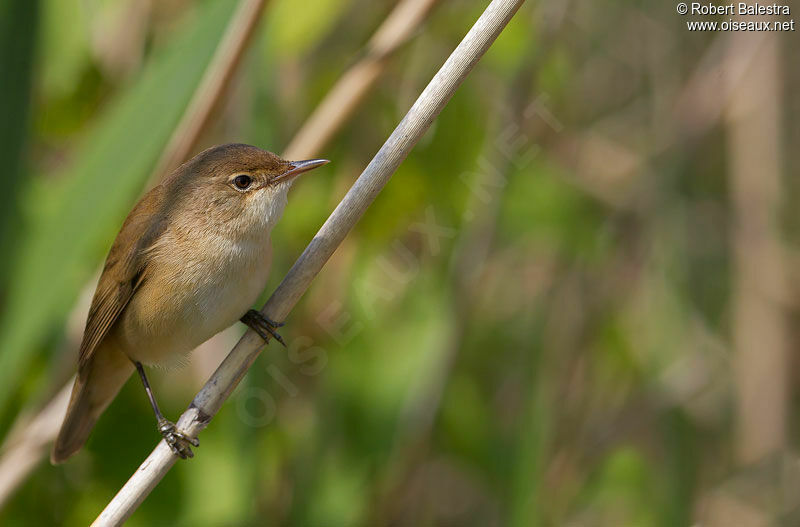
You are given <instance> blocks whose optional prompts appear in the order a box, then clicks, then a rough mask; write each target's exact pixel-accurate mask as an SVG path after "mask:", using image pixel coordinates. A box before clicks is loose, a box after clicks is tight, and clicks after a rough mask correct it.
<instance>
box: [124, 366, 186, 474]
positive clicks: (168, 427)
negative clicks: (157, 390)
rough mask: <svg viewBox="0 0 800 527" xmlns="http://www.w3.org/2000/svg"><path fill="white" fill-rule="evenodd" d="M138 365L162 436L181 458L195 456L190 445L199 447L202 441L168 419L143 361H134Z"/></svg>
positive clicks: (137, 367) (137, 368) (137, 369)
mask: <svg viewBox="0 0 800 527" xmlns="http://www.w3.org/2000/svg"><path fill="white" fill-rule="evenodd" d="M134 364H135V365H136V371H138V372H139V377H140V378H141V379H142V384H143V385H144V391H145V392H147V398H148V399H150V406H152V407H153V413H155V414H156V421H157V422H158V425H157V426H158V431H159V432H160V433H161V436H162V437H163V438H164V441H166V442H167V444H168V445H169V447H170V448H171V449H172V451H173V452H174V453H175V455H177V456H178V457H180V458H181V459H186V458H187V457H194V452H192V449H191V448H190V447H189V445H192V446H195V447H198V446H200V441H199V440H198V439H197V438H196V437H189V436H188V435H186V434H184V433H183V432H181V431H180V430H178V429H177V428H176V426H175V423H173V422H172V421H170V420H168V419H166V418H165V417H164V416H163V415H162V414H161V410H159V408H158V403H157V402H156V398H155V396H154V395H153V390H152V389H151V388H150V383H149V382H148V381H147V376H146V375H145V374H144V368H143V367H142V363H141V362H134Z"/></svg>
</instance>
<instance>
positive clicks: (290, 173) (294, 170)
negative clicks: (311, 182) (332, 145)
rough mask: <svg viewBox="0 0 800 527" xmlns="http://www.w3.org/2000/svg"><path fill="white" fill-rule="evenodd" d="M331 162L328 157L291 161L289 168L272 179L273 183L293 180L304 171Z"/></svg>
mask: <svg viewBox="0 0 800 527" xmlns="http://www.w3.org/2000/svg"><path fill="white" fill-rule="evenodd" d="M328 163H330V161H328V160H327V159H306V160H304V161H289V170H287V171H286V172H284V173H283V174H281V175H279V176H278V177H276V178H275V179H273V180H272V183H278V182H282V181H291V180H292V179H294V178H295V177H297V176H298V175H300V174H302V173H303V172H308V171H309V170H313V169H315V168H317V167H321V166H322V165H327V164H328Z"/></svg>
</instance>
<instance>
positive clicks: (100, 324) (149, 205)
mask: <svg viewBox="0 0 800 527" xmlns="http://www.w3.org/2000/svg"><path fill="white" fill-rule="evenodd" d="M326 163H328V161H327V160H325V159H309V160H306V161H285V160H283V159H281V158H280V157H278V156H277V155H275V154H273V153H271V152H267V151H264V150H261V149H259V148H256V147H254V146H249V145H243V144H230V145H222V146H217V147H214V148H210V149H208V150H206V151H204V152H202V153H200V154H198V155H197V156H195V157H194V158H192V159H191V160H190V161H188V162H186V163H184V164H183V165H181V166H180V167H179V168H178V169H176V170H175V171H174V172H173V173H172V174H171V175H170V176H169V177H167V178H166V179H165V180H164V181H163V182H162V183H161V184H160V185H158V186H157V187H155V188H154V189H152V190H151V191H150V192H148V193H147V194H145V195H144V197H143V198H142V199H141V200H140V201H139V202H138V203H137V204H136V206H135V207H134V208H133V210H132V211H131V212H130V214H129V215H128V217H127V218H126V219H125V222H124V223H123V225H122V229H121V230H120V232H119V234H118V235H117V238H116V240H114V244H113V245H112V246H111V250H110V251H109V253H108V257H107V258H106V263H105V267H104V268H103V274H102V275H101V276H100V281H99V282H98V284H97V290H96V291H95V294H94V298H93V299H92V305H91V308H90V309H89V317H88V319H87V321H86V329H85V330H84V334H83V340H82V342H81V347H80V358H79V362H78V375H77V377H76V379H75V384H74V386H73V388H72V396H71V398H70V402H69V407H68V408H67V414H66V417H65V418H64V422H63V424H62V425H61V430H60V432H59V434H58V438H57V439H56V442H55V445H54V447H53V452H52V454H51V461H52V462H53V463H60V462H63V461H64V460H66V459H67V458H68V457H70V456H71V455H72V454H74V453H75V452H77V451H78V450H79V449H80V448H81V446H83V444H84V443H85V442H86V439H87V438H88V436H89V432H90V431H91V430H92V428H93V427H94V425H95V423H96V422H97V419H98V418H99V417H100V414H101V413H102V412H103V411H104V410H105V409H106V407H107V406H108V405H109V404H110V403H111V401H112V400H113V399H114V397H116V395H117V393H118V392H119V390H120V389H121V388H122V385H123V384H125V381H127V380H128V377H130V375H131V374H132V373H133V371H134V369H135V370H137V371H138V372H139V375H140V377H141V379H142V383H143V384H144V388H145V390H146V392H147V396H148V398H149V399H150V404H151V405H152V407H153V411H154V412H155V415H156V419H157V425H158V430H159V432H161V435H162V436H163V437H164V439H165V440H166V441H167V443H168V444H169V445H170V447H171V448H172V450H173V451H174V452H175V454H177V455H178V456H180V457H182V458H185V457H191V456H192V455H193V454H192V450H191V448H190V446H189V445H194V446H198V442H197V439H195V438H191V437H188V436H186V435H185V434H183V433H182V432H181V431H180V430H176V428H175V425H174V424H173V423H172V422H170V421H168V420H167V419H165V418H164V416H163V415H161V411H160V410H159V408H158V405H157V404H156V400H155V397H154V396H153V393H152V390H151V389H150V385H149V383H148V381H147V377H146V376H145V372H144V368H143V366H142V365H143V364H145V365H152V364H161V365H165V364H166V365H169V364H170V363H173V364H174V363H180V362H181V361H182V360H185V358H186V356H187V355H188V353H189V352H190V351H191V350H193V349H194V348H195V347H197V346H198V345H199V344H201V343H202V342H204V341H206V340H207V339H209V338H210V337H212V336H213V335H215V334H216V333H218V332H220V331H221V330H223V329H225V328H226V327H228V326H230V325H231V324H233V323H234V322H235V321H237V320H241V321H242V322H244V323H245V324H247V325H248V326H250V327H251V328H252V329H254V330H255V331H257V332H258V333H259V335H261V336H262V337H263V338H264V339H266V338H267V334H268V333H269V334H271V335H272V336H274V337H275V338H277V339H278V340H280V341H281V343H282V342H283V341H282V339H280V336H279V335H278V334H277V333H275V329H276V328H277V327H279V326H280V324H277V323H275V322H273V321H271V320H268V319H266V317H264V316H263V315H261V313H259V312H258V311H255V310H253V309H250V310H249V311H248V309H249V308H250V307H251V306H252V304H253V302H255V300H256V298H257V297H258V295H259V294H260V293H261V291H262V290H263V289H264V286H265V284H266V282H267V277H268V274H269V266H270V261H271V256H272V251H271V248H270V231H271V230H272V228H273V227H274V226H275V224H276V223H277V221H278V219H279V218H280V217H281V214H282V213H283V209H284V207H285V206H286V194H287V192H288V190H289V187H291V185H292V181H293V180H294V178H295V177H296V176H297V175H298V174H301V173H303V172H306V171H308V170H311V169H313V168H316V167H319V166H321V165H324V164H326Z"/></svg>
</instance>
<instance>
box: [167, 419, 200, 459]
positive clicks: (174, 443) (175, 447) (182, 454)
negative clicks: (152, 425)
mask: <svg viewBox="0 0 800 527" xmlns="http://www.w3.org/2000/svg"><path fill="white" fill-rule="evenodd" d="M158 431H159V433H160V434H161V437H163V438H164V441H166V443H167V444H168V445H169V448H170V449H171V450H172V451H173V452H174V453H175V455H176V456H178V457H179V458H181V459H186V458H190V457H194V452H192V449H191V448H190V447H189V445H192V446H194V447H199V446H200V440H198V439H197V438H196V437H189V436H188V435H186V434H185V433H183V432H181V431H180V430H178V428H177V427H176V426H175V423H173V422H172V421H168V420H166V419H164V418H161V419H159V420H158Z"/></svg>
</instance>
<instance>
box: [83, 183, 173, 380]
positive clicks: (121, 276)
mask: <svg viewBox="0 0 800 527" xmlns="http://www.w3.org/2000/svg"><path fill="white" fill-rule="evenodd" d="M163 205H164V191H163V187H162V186H160V185H159V186H157V187H155V188H153V189H152V190H151V191H150V192H148V193H147V194H145V196H144V197H143V198H142V199H141V200H140V201H139V203H137V204H136V206H135V207H134V208H133V210H132V211H131V212H130V214H128V217H127V218H126V219H125V223H123V224H122V229H120V231H119V234H117V238H116V240H114V244H113V245H112V246H111V250H110V251H109V253H108V257H107V258H106V263H105V266H104V267H103V274H101V275H100V281H99V282H98V283H97V289H96V290H95V293H94V298H93V299H92V305H91V307H90V308H89V317H88V318H87V320H86V329H85V330H84V332H83V340H82V341H81V348H80V355H79V359H78V371H79V372H82V371H85V369H86V368H85V366H86V365H87V364H88V363H89V361H90V360H91V358H92V355H93V354H94V352H95V350H96V349H97V346H98V345H99V344H100V343H101V342H102V341H103V339H104V338H105V336H106V335H107V334H108V332H109V330H110V329H111V327H112V326H113V325H114V323H115V322H116V321H117V320H119V317H120V314H121V313H122V311H123V310H124V309H125V306H127V305H128V302H130V300H131V298H133V294H134V293H135V292H136V288H137V287H138V286H139V285H140V284H141V283H142V281H143V280H144V279H145V277H146V276H145V275H146V271H147V256H146V251H145V249H147V248H148V247H149V246H150V245H151V244H152V243H153V241H154V240H155V239H156V238H157V237H158V235H159V234H160V233H161V231H162V230H163V224H164V221H161V222H157V221H153V218H154V217H163V210H162V209H163ZM157 212H162V214H155V213H157Z"/></svg>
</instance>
